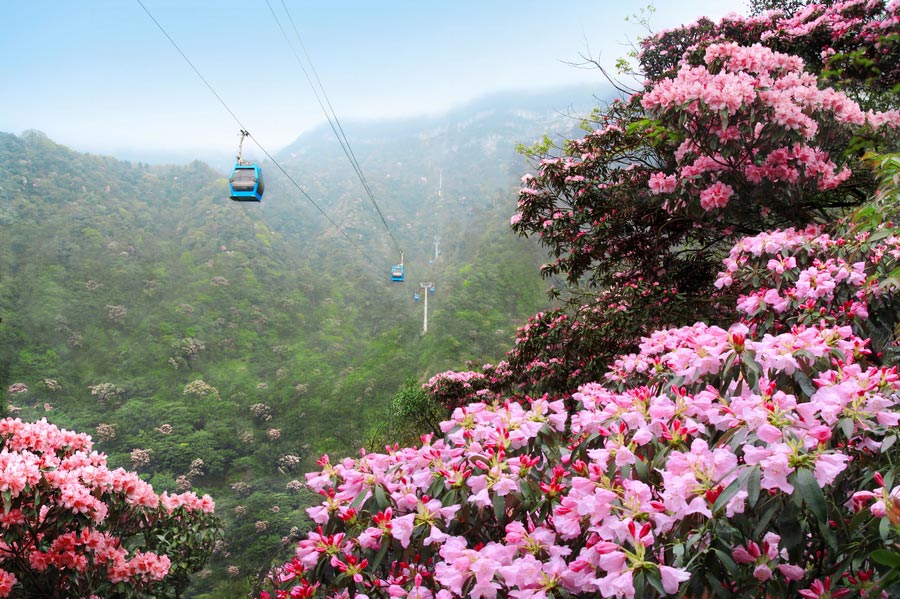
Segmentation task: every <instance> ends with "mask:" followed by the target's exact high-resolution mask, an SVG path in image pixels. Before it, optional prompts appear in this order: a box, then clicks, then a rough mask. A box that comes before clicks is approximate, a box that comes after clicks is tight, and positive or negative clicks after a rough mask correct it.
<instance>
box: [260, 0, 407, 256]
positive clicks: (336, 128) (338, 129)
mask: <svg viewBox="0 0 900 599" xmlns="http://www.w3.org/2000/svg"><path fill="white" fill-rule="evenodd" d="M281 4H282V7H283V8H284V11H285V13H286V14H287V17H288V20H289V21H290V22H291V26H292V27H293V29H294V35H295V36H296V37H297V42H298V43H299V44H300V47H301V48H302V49H303V53H304V55H305V56H306V60H307V62H308V63H309V67H310V70H311V71H312V73H313V76H314V77H315V79H316V83H317V84H318V88H317V87H316V84H314V83H313V81H312V78H311V77H310V75H309V71H307V70H306V66H305V65H304V64H303V61H302V60H301V59H300V56H299V55H298V54H297V51H296V50H295V49H294V44H293V43H292V42H291V40H290V37H289V36H288V34H287V32H286V31H285V30H284V27H283V26H282V24H281V21H280V20H279V19H278V15H277V14H276V13H275V10H274V9H273V8H272V4H271V3H270V2H269V0H266V5H267V6H268V7H269V11H270V12H271V13H272V17H273V18H274V19H275V23H276V24H277V25H278V29H279V30H281V35H283V36H284V39H285V41H286V42H287V44H288V47H290V49H291V53H292V54H293V55H294V59H295V60H296V61H297V64H298V65H299V66H300V70H301V71H302V72H303V76H304V77H305V78H306V81H307V83H309V86H310V88H312V91H313V95H314V96H315V97H316V101H317V102H318V103H319V108H321V109H322V112H323V113H324V114H325V118H326V119H327V120H328V124H329V126H330V127H331V131H332V132H333V133H334V135H335V137H336V138H337V140H338V143H339V144H340V145H341V149H342V150H343V151H344V155H345V156H346V157H347V160H348V161H349V162H350V165H351V166H352V167H353V170H354V171H355V172H356V176H357V177H358V178H359V181H360V183H361V184H362V186H363V189H364V190H365V192H366V195H367V196H368V198H369V201H370V202H371V203H372V206H374V207H375V211H376V212H377V213H378V216H379V218H381V224H383V225H384V228H385V230H386V231H387V233H388V235H389V236H390V238H391V241H393V242H394V246H395V247H396V248H397V251H399V252H400V253H401V254H402V253H403V250H402V249H401V248H400V244H399V243H398V242H397V239H396V238H395V237H394V234H393V233H392V232H391V228H390V226H388V223H387V219H385V217H384V214H383V213H382V212H381V208H380V207H379V206H378V202H377V201H376V200H375V194H374V193H373V192H372V188H371V187H370V186H369V182H368V180H366V176H365V174H364V173H363V170H362V167H360V166H359V161H358V160H357V159H356V154H355V153H354V152H353V148H352V147H351V145H350V140H349V139H347V135H346V134H345V133H344V128H343V127H342V126H341V121H340V119H338V116H337V113H336V112H335V110H334V107H333V106H332V104H331V100H330V99H329V98H328V93H327V92H326V91H325V86H324V85H322V81H321V79H319V74H318V72H317V71H316V67H315V66H314V65H313V62H312V58H311V57H310V55H309V52H307V50H306V45H305V44H304V43H303V40H302V38H301V37H300V32H299V31H298V30H297V26H296V24H295V23H294V19H293V18H292V17H291V13H290V11H289V10H288V8H287V5H286V4H285V3H284V0H281ZM319 91H321V97H320V95H319ZM322 97H324V98H325V102H324V103H323V102H322ZM325 104H327V105H328V107H327V108H326V107H325Z"/></svg>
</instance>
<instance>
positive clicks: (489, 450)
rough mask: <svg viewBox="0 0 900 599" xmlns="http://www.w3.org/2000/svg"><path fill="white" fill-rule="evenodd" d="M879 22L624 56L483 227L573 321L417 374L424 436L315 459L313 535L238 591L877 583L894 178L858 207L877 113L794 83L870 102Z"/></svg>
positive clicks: (891, 589) (526, 595)
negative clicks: (512, 211) (627, 74)
mask: <svg viewBox="0 0 900 599" xmlns="http://www.w3.org/2000/svg"><path fill="white" fill-rule="evenodd" d="M898 14H900V2H892V3H891V4H890V5H888V6H885V5H884V3H883V2H880V1H878V0H870V1H863V0H850V1H847V2H836V3H834V4H833V5H832V6H831V7H822V6H818V5H816V6H814V7H811V8H809V9H807V10H802V11H800V12H799V13H798V14H797V15H796V16H795V17H793V18H791V19H788V18H785V17H782V16H780V15H777V14H770V15H767V16H765V17H758V18H755V19H739V18H729V19H726V20H725V21H723V22H722V23H720V24H719V25H715V24H713V23H711V22H709V21H705V22H700V23H698V24H697V25H696V26H689V27H687V28H682V29H680V30H675V31H672V32H665V33H663V34H661V35H659V36H655V37H653V38H650V39H649V40H648V41H646V42H645V43H644V45H643V53H642V55H641V60H642V62H643V64H644V67H645V72H646V74H647V76H648V79H647V82H646V84H645V86H644V89H643V90H642V91H640V92H638V93H636V94H635V95H633V96H632V97H631V99H630V100H629V101H628V102H621V101H619V102H614V103H612V104H611V105H610V106H609V107H608V108H607V109H606V110H605V111H603V112H602V113H600V112H598V113H596V114H595V115H594V116H595V117H596V120H595V122H594V125H596V126H595V127H594V128H593V130H592V131H591V132H590V133H588V135H586V136H585V137H584V138H582V139H579V140H574V141H571V142H569V143H568V144H566V145H565V147H564V148H562V152H561V153H560V155H557V156H545V157H544V159H543V160H541V162H540V166H539V169H538V172H537V174H536V175H526V176H525V177H524V178H523V183H524V185H523V188H522V190H521V193H520V196H519V204H518V211H517V213H516V215H514V216H513V218H512V219H511V225H512V227H513V229H514V230H515V231H517V232H519V233H520V234H523V235H536V236H538V237H539V238H540V239H541V241H542V243H544V244H545V245H546V246H547V248H548V250H549V252H550V254H551V257H552V259H553V260H552V261H551V263H549V264H547V265H545V266H544V267H543V272H544V274H546V275H548V276H556V275H562V276H564V277H565V278H566V280H567V281H568V282H569V283H570V284H573V285H576V284H582V285H583V286H582V287H581V289H580V293H579V294H577V295H575V296H574V298H575V300H578V302H577V303H576V304H575V305H576V307H575V308H574V310H571V311H570V312H566V311H564V310H554V311H549V312H547V313H543V314H539V315H537V316H535V317H534V318H533V319H532V320H531V321H529V323H528V324H527V325H526V326H525V327H523V328H522V329H521V330H520V332H519V336H518V337H517V347H516V348H514V349H513V350H512V351H511V352H510V353H509V355H508V357H509V359H508V360H507V361H505V362H503V363H501V364H499V365H497V366H492V365H486V366H483V367H482V368H481V371H480V372H476V371H470V372H460V373H453V372H445V373H441V374H439V375H436V376H435V377H433V378H432V379H431V380H430V381H429V382H428V384H427V386H426V389H427V390H428V391H429V392H430V393H431V395H432V398H433V399H435V400H436V401H438V402H439V403H440V404H441V405H443V406H444V407H446V408H448V409H449V410H452V413H451V415H450V417H449V419H448V420H446V421H445V422H443V423H442V424H441V426H440V429H441V434H439V435H437V434H435V435H432V434H428V435H424V436H423V437H422V438H421V445H419V446H417V447H405V448H401V447H399V446H394V447H388V448H387V449H386V451H385V452H384V453H366V452H362V453H361V455H360V456H359V457H358V458H355V459H353V458H347V459H343V460H340V461H337V462H334V463H333V462H332V460H331V459H330V458H329V457H328V456H323V457H322V459H321V460H320V462H319V465H320V466H321V467H322V470H321V471H320V472H316V473H311V474H308V475H307V484H308V485H309V486H310V487H311V488H312V489H314V490H316V491H317V492H319V493H320V494H321V495H322V497H323V501H322V503H321V504H320V505H319V506H316V507H314V508H311V509H310V510H309V515H310V517H311V518H312V520H313V521H314V522H315V523H316V525H317V528H316V530H315V531H314V532H311V533H309V534H308V535H307V536H306V538H304V539H302V540H301V541H300V542H299V543H298V545H297V548H296V552H295V555H294V557H293V558H292V559H291V560H290V561H288V562H287V563H285V564H283V565H281V566H280V567H278V568H275V569H274V570H273V571H272V572H270V574H269V577H268V587H267V590H264V591H262V592H261V593H260V594H259V597H260V598H261V599H272V598H273V597H278V598H279V599H280V598H282V597H303V598H310V597H314V596H315V597H329V598H338V599H340V598H345V597H351V596H365V597H381V598H385V599H387V598H388V597H390V598H400V597H403V598H411V599H413V598H414V599H455V598H463V597H465V598H468V597H472V598H475V599H481V598H484V599H495V598H497V597H513V598H515V599H547V598H549V597H582V596H583V597H597V596H598V595H599V596H602V597H606V598H611V597H616V598H627V599H632V598H635V597H637V598H644V597H658V596H689V597H722V598H724V597H741V598H746V599H751V598H759V597H793V596H798V595H799V596H802V597H806V598H822V599H824V598H827V597H841V596H846V595H849V594H853V596H860V597H876V596H880V594H881V592H882V591H886V592H888V593H893V594H898V593H900V553H898V552H897V551H895V549H894V548H895V547H896V546H898V545H895V542H896V541H898V539H900V518H898V517H897V514H900V485H897V484H896V481H897V474H898V470H897V467H896V464H897V463H898V458H900V445H898V444H897V433H896V430H897V428H896V427H897V425H898V423H900V374H898V369H897V366H894V365H892V361H894V360H893V353H892V351H893V350H892V348H893V344H894V341H895V339H896V331H895V327H896V324H897V322H898V321H900V310H898V303H897V299H898V298H897V296H896V286H897V281H898V274H900V269H898V267H897V261H898V259H900V236H897V235H895V233H894V232H895V228H894V225H893V224H891V222H890V218H887V219H885V218H883V217H884V216H887V215H890V216H891V218H896V213H897V211H896V202H897V199H898V191H900V183H898V181H900V175H897V172H898V171H900V168H895V170H894V172H893V174H891V176H890V177H886V178H884V179H883V180H882V188H881V191H880V192H877V193H876V190H875V186H876V178H875V177H873V176H872V173H871V172H868V171H867V170H866V168H865V167H864V165H862V164H861V163H860V162H859V161H858V157H859V156H858V154H861V153H860V152H858V149H859V148H860V147H868V148H874V149H876V150H877V149H878V148H880V147H890V146H891V144H894V143H895V142H896V134H895V130H894V124H895V123H894V121H895V120H896V119H897V114H896V113H895V112H874V111H869V110H863V109H862V108H861V107H860V105H859V104H858V103H856V102H855V101H854V100H852V99H851V98H850V97H849V96H848V95H845V93H844V92H843V91H836V90H834V89H831V88H829V87H827V86H826V85H824V84H823V83H822V80H824V78H825V76H826V75H827V76H829V77H831V78H832V79H833V80H837V81H839V82H840V84H841V86H842V88H843V89H848V90H850V91H852V92H854V93H855V94H856V96H857V97H860V96H867V94H866V93H865V89H864V87H863V85H864V81H865V77H868V76H876V75H878V74H879V73H881V74H883V75H884V77H883V78H879V79H878V81H877V83H878V86H879V87H877V89H875V88H873V94H871V95H869V96H868V98H869V99H870V100H871V99H873V98H875V99H877V100H885V98H886V97H887V96H880V95H878V94H876V93H874V92H875V91H877V92H879V93H880V92H882V91H884V86H885V85H888V86H889V85H891V84H892V83H890V82H891V81H893V82H896V73H897V69H896V64H893V65H892V64H891V63H890V61H888V60H885V61H884V62H878V60H881V59H882V58H884V57H890V56H895V55H896V54H897V48H898V41H900V35H898V29H900V19H898V18H897V16H898ZM764 24H765V25H767V26H770V27H772V28H773V31H772V32H771V34H769V35H766V36H761V35H759V34H760V33H761V32H762V31H764V30H765V28H764ZM761 28H762V29H761ZM750 31H756V37H757V38H760V39H763V42H764V44H769V45H768V46H766V45H752V43H748V41H747V39H746V36H747V35H749V34H748V32H750ZM854 35H856V36H859V37H858V39H856V40H855V41H854V39H853V36H854ZM823 39H825V40H826V41H825V42H823V41H822V40H823ZM798 40H799V41H798ZM860 40H863V41H866V40H868V41H867V42H866V43H871V44H873V46H874V48H869V47H866V48H863V49H861V51H860V52H858V53H854V51H853V47H854V46H853V44H854V43H855V44H857V46H859V44H860V43H861V41H860ZM735 42H736V43H735ZM829 43H831V44H833V45H834V48H833V52H828V53H825V54H821V55H819V51H820V50H822V49H823V48H822V46H823V44H824V45H828V44H829ZM783 46H789V47H790V48H791V49H792V50H794V49H805V50H807V52H799V51H797V52H792V54H794V55H788V54H786V53H783V51H782V50H783ZM673 49H674V52H672V50H673ZM811 49H815V50H816V52H815V55H816V56H818V58H815V59H812V60H811V59H810V57H809V52H808V51H810V50H811ZM670 52H671V53H670ZM871 52H874V54H875V55H877V56H876V57H875V58H871V59H870V58H869V57H870V56H872V54H871ZM798 55H799V56H798ZM830 57H839V58H834V60H832V59H831V58H830ZM863 58H865V59H867V60H870V62H869V64H870V66H871V65H873V64H874V65H876V67H875V68H874V69H872V70H865V69H862V70H860V69H857V70H854V68H853V67H855V63H854V62H853V61H854V60H856V59H860V60H861V61H862V59H863ZM876 58H877V59H878V60H876ZM862 62H865V61H862ZM810 64H812V65H813V69H812V71H807V70H805V69H806V68H807V67H809V65H810ZM826 65H827V66H829V67H834V68H836V67H837V66H840V67H841V72H840V73H836V74H835V73H830V74H826V73H823V72H821V71H822V69H823V68H824V66H826ZM877 65H880V66H881V67H884V70H883V71H880V70H879V67H878V66H877ZM819 74H821V75H822V77H821V78H819V77H817V75H819ZM885 101H889V100H885ZM893 101H894V102H895V100H893ZM894 159H896V156H895V157H894ZM895 162H896V160H895ZM895 166H896V165H895ZM882 167H884V164H883V163H882ZM888 179H889V180H888ZM873 195H874V197H873ZM865 202H869V204H868V205H866V206H865V207H864V208H863V209H862V210H859V211H858V212H856V214H855V215H854V217H855V218H844V219H841V218H839V217H840V216H846V215H845V214H843V215H842V214H840V213H839V209H846V208H856V207H859V206H860V205H862V204H863V203H865ZM810 223H815V224H810ZM732 246H733V247H732ZM729 248H731V251H730V253H729V251H728V250H729ZM723 258H724V261H723ZM717 273H718V274H717ZM594 287H597V288H599V289H600V291H599V292H597V291H595V290H594ZM586 288H588V289H589V291H585V289H586ZM590 294H593V296H594V297H593V299H590V298H589V299H588V300H587V301H584V302H581V301H580V300H581V299H582V298H584V297H585V296H589V295H590ZM579 304H580V307H578V306H579ZM705 319H709V320H710V321H709V322H704V320H705ZM616 331H618V333H619V336H618V338H617V337H616Z"/></svg>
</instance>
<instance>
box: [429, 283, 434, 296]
mask: <svg viewBox="0 0 900 599" xmlns="http://www.w3.org/2000/svg"><path fill="white" fill-rule="evenodd" d="M428 293H430V294H431V295H434V285H432V286H431V287H429V288H428Z"/></svg>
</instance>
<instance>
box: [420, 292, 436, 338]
mask: <svg viewBox="0 0 900 599" xmlns="http://www.w3.org/2000/svg"><path fill="white" fill-rule="evenodd" d="M419 287H421V288H422V297H424V298H425V320H424V321H423V323H422V334H423V335H424V334H425V333H427V332H428V296H429V295H430V294H433V293H434V283H419Z"/></svg>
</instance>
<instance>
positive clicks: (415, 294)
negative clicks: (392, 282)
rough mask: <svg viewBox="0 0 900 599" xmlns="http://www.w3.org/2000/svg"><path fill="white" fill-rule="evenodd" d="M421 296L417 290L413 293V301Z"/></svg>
mask: <svg viewBox="0 0 900 599" xmlns="http://www.w3.org/2000/svg"><path fill="white" fill-rule="evenodd" d="M420 299H421V298H420V297H419V292H418V291H417V292H415V293H413V301H419V300H420Z"/></svg>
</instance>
